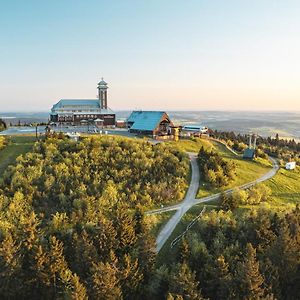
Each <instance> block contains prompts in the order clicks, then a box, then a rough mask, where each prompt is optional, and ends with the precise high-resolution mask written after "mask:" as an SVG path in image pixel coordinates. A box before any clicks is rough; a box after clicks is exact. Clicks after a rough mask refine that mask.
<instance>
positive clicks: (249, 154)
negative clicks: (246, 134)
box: [243, 148, 255, 159]
mask: <svg viewBox="0 0 300 300" xmlns="http://www.w3.org/2000/svg"><path fill="white" fill-rule="evenodd" d="M243 158H244V159H254V158H255V149H253V148H247V149H246V150H245V151H244V154H243Z"/></svg>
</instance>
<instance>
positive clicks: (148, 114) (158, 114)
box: [127, 111, 173, 136]
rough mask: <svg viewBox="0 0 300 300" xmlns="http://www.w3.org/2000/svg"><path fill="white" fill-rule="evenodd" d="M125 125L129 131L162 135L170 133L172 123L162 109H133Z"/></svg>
mask: <svg viewBox="0 0 300 300" xmlns="http://www.w3.org/2000/svg"><path fill="white" fill-rule="evenodd" d="M127 126H128V129H129V132H131V133H137V134H144V135H152V136H163V135H169V134H171V131H172V130H171V128H172V127H173V123H172V121H171V120H170V118H169V116H168V114H167V113H166V112H164V111H133V112H132V113H131V115H130V116H129V118H128V119H127Z"/></svg>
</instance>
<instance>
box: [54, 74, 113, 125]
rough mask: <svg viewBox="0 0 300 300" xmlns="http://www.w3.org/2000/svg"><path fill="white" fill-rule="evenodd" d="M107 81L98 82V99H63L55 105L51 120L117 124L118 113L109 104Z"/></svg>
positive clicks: (73, 122) (72, 122)
mask: <svg viewBox="0 0 300 300" xmlns="http://www.w3.org/2000/svg"><path fill="white" fill-rule="evenodd" d="M107 89H108V86H107V83H106V82H105V81H104V80H103V78H102V80H101V81H100V82H99V83H98V99H62V100H60V101H58V102H57V103H56V104H54V105H53V107H52V109H51V114H50V122H52V123H55V124H57V125H58V124H70V125H79V124H82V125H84V124H90V123H94V124H95V125H101V126H105V127H107V126H115V123H116V115H115V113H114V112H113V111H112V110H111V109H110V108H109V107H108V105H107Z"/></svg>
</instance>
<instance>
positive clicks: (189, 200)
mask: <svg viewBox="0 0 300 300" xmlns="http://www.w3.org/2000/svg"><path fill="white" fill-rule="evenodd" d="M189 155H190V158H191V165H192V179H191V183H190V187H189V189H188V192H187V194H186V197H185V198H184V200H183V202H181V203H179V204H176V205H172V206H169V207H164V208H160V209H156V210H152V211H149V212H147V214H157V213H162V212H166V211H172V210H177V212H176V213H175V214H174V215H173V216H172V218H171V219H170V220H169V221H168V223H167V224H166V225H165V226H164V227H163V229H162V230H161V231H160V233H159V234H158V237H157V238H156V252H159V251H160V249H161V248H162V247H163V245H164V244H165V242H166V241H167V240H168V238H169V237H170V236H171V234H172V232H173V231H174V229H175V227H176V226H177V224H178V223H179V221H180V220H181V218H182V216H183V215H184V214H185V213H186V212H187V211H188V210H189V209H190V208H191V207H192V206H194V205H196V204H199V203H205V202H209V201H212V200H216V199H218V198H219V197H220V195H221V193H218V194H214V195H211V196H207V197H204V198H201V199H196V193H197V191H198V187H199V181H200V174H199V169H198V164H197V156H196V154H192V153H189ZM269 159H270V160H271V162H272V164H273V168H272V169H271V170H270V171H269V172H268V173H266V174H265V175H263V176H262V177H260V178H258V179H257V180H254V181H252V182H249V183H246V184H243V185H241V186H239V188H240V189H248V188H250V187H252V186H254V185H256V184H258V183H260V182H263V181H266V180H268V179H270V178H272V177H273V176H274V175H275V174H276V173H277V171H278V169H279V166H278V163H277V161H276V160H275V159H273V158H272V157H270V158H269ZM233 191H234V189H229V190H227V191H225V193H226V194H231V193H232V192H233Z"/></svg>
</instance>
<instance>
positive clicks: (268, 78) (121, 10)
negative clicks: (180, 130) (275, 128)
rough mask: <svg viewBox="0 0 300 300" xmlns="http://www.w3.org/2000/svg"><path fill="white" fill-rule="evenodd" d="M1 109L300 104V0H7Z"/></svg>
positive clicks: (0, 41)
mask: <svg viewBox="0 0 300 300" xmlns="http://www.w3.org/2000/svg"><path fill="white" fill-rule="evenodd" d="M0 7H1V9H0V111H48V110H50V109H51V107H52V105H53V104H54V103H56V102H57V101H58V100H59V99H68V98H72V99H76V98H78V99H85V98H95V97H96V95H97V83H98V82H99V81H100V80H101V77H104V79H105V81H107V82H108V85H109V99H108V103H109V106H110V107H111V108H112V109H114V110H123V109H126V110H127V109H128V110H131V109H165V110H169V111H170V110H256V111H257V110H272V111H274V110H283V111H286V110H290V111H299V110H300V38H299V37H300V18H299V15H300V1H291V0H284V1H283V0H281V1H278V0H252V1H246V0H235V1H234V0H226V1H224V0H222V1H221V0H220V1H217V0H186V1H182V0H180V1H178V0H138V1H133V0H132V1H127V0H113V1H107V0H106V1H102V0H81V1H78V0H51V1H50V0H49V1H40V0H26V1H24V0H0Z"/></svg>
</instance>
